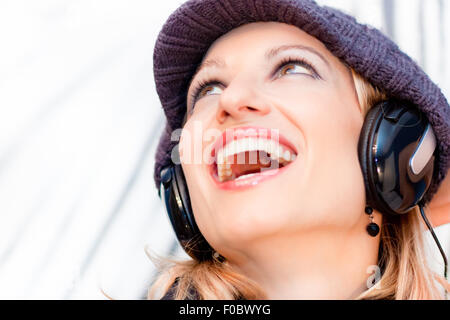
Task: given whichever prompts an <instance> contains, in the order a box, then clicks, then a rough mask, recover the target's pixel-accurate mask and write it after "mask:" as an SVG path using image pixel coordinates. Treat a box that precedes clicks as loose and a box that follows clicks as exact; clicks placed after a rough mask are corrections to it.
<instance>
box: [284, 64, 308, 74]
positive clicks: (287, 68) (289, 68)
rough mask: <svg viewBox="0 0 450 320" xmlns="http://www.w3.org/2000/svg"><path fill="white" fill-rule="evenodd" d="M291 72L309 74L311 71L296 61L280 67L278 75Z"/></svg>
mask: <svg viewBox="0 0 450 320" xmlns="http://www.w3.org/2000/svg"><path fill="white" fill-rule="evenodd" d="M291 73H308V74H310V73H311V71H309V70H308V69H306V68H305V67H303V66H300V65H298V64H296V63H288V64H286V65H284V66H283V67H281V69H280V75H285V74H291Z"/></svg>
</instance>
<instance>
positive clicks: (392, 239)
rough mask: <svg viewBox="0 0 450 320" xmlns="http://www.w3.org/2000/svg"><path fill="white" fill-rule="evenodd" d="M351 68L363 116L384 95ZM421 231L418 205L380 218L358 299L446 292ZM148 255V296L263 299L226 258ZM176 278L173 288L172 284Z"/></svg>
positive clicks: (423, 296)
mask: <svg viewBox="0 0 450 320" xmlns="http://www.w3.org/2000/svg"><path fill="white" fill-rule="evenodd" d="M350 70H351V73H352V77H353V80H354V85H355V90H356V94H357V97H358V102H359V104H360V106H361V110H362V113H363V115H364V116H365V115H366V114H367V112H368V111H369V109H370V108H371V107H372V106H374V105H375V104H377V103H378V102H380V101H383V100H385V99H386V95H385V94H384V93H383V92H382V91H381V90H379V89H377V88H376V87H374V86H372V85H371V84H370V83H369V82H368V81H366V80H365V79H364V78H363V77H362V76H360V75H359V74H357V73H356V72H355V71H354V70H352V69H350ZM426 209H427V208H425V210H426ZM424 231H425V228H424V225H423V224H422V223H421V220H420V211H419V209H418V207H415V208H413V209H412V210H411V211H410V212H409V213H407V214H404V215H401V216H389V215H384V216H383V222H382V226H381V235H380V237H381V239H380V248H379V266H380V268H381V269H382V276H381V278H380V280H379V281H378V282H377V283H376V285H374V286H372V287H371V288H370V289H368V290H366V291H365V292H363V293H362V294H361V295H359V296H358V297H357V299H395V300H405V299H408V300H410V299H413V300H416V299H442V298H443V294H442V293H441V291H440V290H441V289H439V288H438V286H437V283H440V284H441V285H442V287H444V288H446V290H447V291H450V290H449V289H450V285H449V284H448V283H447V281H446V280H445V279H443V278H442V277H440V276H438V275H437V274H435V273H434V272H433V271H431V269H430V268H429V266H427V265H426V263H425V261H426V260H427V259H426V254H425V250H424V238H423V233H424ZM150 257H151V259H152V260H153V261H154V262H155V263H156V264H157V268H158V273H159V274H158V277H157V279H156V281H155V282H154V283H153V284H152V286H151V287H150V289H149V293H148V298H149V299H155V298H156V299H160V298H161V297H162V296H163V295H164V294H165V293H166V292H167V291H168V290H169V289H170V290H171V293H172V298H173V299H176V300H178V299H180V300H183V299H187V300H189V299H202V300H213V299H221V300H227V299H232V300H234V299H247V300H253V299H265V298H266V294H265V293H264V291H263V290H262V289H261V288H260V287H259V286H258V284H256V283H254V282H252V281H251V280H249V279H247V278H246V277H245V276H243V275H241V274H238V273H236V272H235V271H233V270H232V269H231V267H230V266H229V265H228V263H227V261H224V262H220V261H218V260H217V259H215V258H213V259H212V260H210V261H204V262H199V261H195V260H188V261H176V260H171V259H160V258H159V259H157V258H154V257H152V256H151V255H150ZM175 282H176V286H173V284H174V283H175ZM193 289H194V291H193Z"/></svg>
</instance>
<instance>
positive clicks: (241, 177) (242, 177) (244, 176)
mask: <svg viewBox="0 0 450 320" xmlns="http://www.w3.org/2000/svg"><path fill="white" fill-rule="evenodd" d="M254 175H256V173H249V174H244V175H243V176H240V177H239V178H236V179H235V181H237V180H242V179H246V178H250V177H252V176H254Z"/></svg>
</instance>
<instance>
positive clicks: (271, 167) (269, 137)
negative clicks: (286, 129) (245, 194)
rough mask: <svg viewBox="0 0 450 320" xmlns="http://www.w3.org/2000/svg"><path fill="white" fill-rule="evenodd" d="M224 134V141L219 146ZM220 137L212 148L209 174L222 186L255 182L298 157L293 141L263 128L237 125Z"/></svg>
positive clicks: (231, 186)
mask: <svg viewBox="0 0 450 320" xmlns="http://www.w3.org/2000/svg"><path fill="white" fill-rule="evenodd" d="M225 137H226V139H227V143H223V144H224V145H223V146H222V145H221V143H222V141H225ZM221 138H222V139H223V140H221ZM221 138H219V139H218V140H219V141H218V142H217V143H216V148H215V149H214V150H213V157H214V162H213V164H212V165H211V173H212V176H213V178H214V180H215V182H216V183H217V185H218V186H219V187H221V188H224V189H234V188H240V187H247V186H253V185H256V184H258V183H260V182H262V181H263V180H266V179H267V178H269V177H272V176H274V175H277V174H278V173H280V172H281V171H282V169H283V168H285V167H286V166H288V165H289V164H291V163H292V162H293V161H295V159H296V158H297V153H296V152H295V149H294V147H293V146H292V144H290V143H289V142H288V141H287V140H286V139H285V138H284V137H282V136H279V135H278V134H277V135H273V134H271V133H270V132H269V133H268V129H266V128H254V127H251V128H248V127H246V128H236V129H234V130H233V131H232V132H231V133H230V131H228V132H227V135H225V133H224V135H223V136H222V137H221ZM215 151H217V153H216V152H215Z"/></svg>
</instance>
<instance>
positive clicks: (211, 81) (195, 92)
mask: <svg viewBox="0 0 450 320" xmlns="http://www.w3.org/2000/svg"><path fill="white" fill-rule="evenodd" d="M289 64H292V65H299V66H301V67H303V68H304V69H306V70H308V71H309V73H301V74H304V75H306V76H310V77H312V78H314V79H316V80H317V79H322V78H321V77H320V75H319V74H318V72H317V71H316V68H314V66H313V64H312V63H310V62H309V61H308V60H306V59H304V58H293V57H289V56H288V57H285V58H283V59H282V60H281V61H280V62H278V63H277V65H276V66H275V68H274V71H273V72H272V74H271V78H273V77H276V78H280V77H282V76H284V75H287V74H283V75H278V73H279V71H280V70H281V69H282V68H283V67H285V66H287V65H289ZM295 74H300V73H295ZM210 86H211V87H212V86H223V84H222V81H220V80H218V79H217V78H213V77H211V78H206V79H203V80H200V81H198V82H197V83H196V84H195V86H194V88H193V89H192V93H191V94H190V95H189V98H190V100H191V108H190V111H191V112H192V111H193V107H194V105H195V103H196V102H197V101H198V100H199V99H200V98H201V97H200V93H201V92H202V91H203V90H204V89H206V88H207V87H210Z"/></svg>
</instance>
